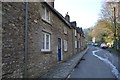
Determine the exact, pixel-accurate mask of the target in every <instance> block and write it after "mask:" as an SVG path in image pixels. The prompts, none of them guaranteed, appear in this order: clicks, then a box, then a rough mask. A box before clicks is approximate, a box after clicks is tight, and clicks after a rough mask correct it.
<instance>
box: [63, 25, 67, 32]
mask: <svg viewBox="0 0 120 80" xmlns="http://www.w3.org/2000/svg"><path fill="white" fill-rule="evenodd" d="M64 34H67V27H65V26H64Z"/></svg>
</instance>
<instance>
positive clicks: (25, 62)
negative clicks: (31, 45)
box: [23, 0, 28, 78]
mask: <svg viewBox="0 0 120 80" xmlns="http://www.w3.org/2000/svg"><path fill="white" fill-rule="evenodd" d="M25 9H26V10H25V11H26V12H25V36H24V38H25V43H24V50H25V52H24V76H23V77H24V78H27V57H28V1H27V0H26V4H25Z"/></svg>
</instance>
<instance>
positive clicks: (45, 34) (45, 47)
mask: <svg viewBox="0 0 120 80" xmlns="http://www.w3.org/2000/svg"><path fill="white" fill-rule="evenodd" d="M42 34H44V36H42V37H44V45H42V47H43V46H44V49H41V51H50V34H49V33H46V32H42ZM47 35H48V36H49V46H48V49H47V44H46V43H47V40H46V36H47Z"/></svg>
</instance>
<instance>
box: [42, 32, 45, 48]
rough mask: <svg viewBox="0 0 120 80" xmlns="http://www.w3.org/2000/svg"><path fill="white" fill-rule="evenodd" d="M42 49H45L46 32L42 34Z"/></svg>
mask: <svg viewBox="0 0 120 80" xmlns="http://www.w3.org/2000/svg"><path fill="white" fill-rule="evenodd" d="M42 49H45V34H44V33H43V34H42Z"/></svg>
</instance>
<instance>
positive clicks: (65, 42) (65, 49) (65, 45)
mask: <svg viewBox="0 0 120 80" xmlns="http://www.w3.org/2000/svg"><path fill="white" fill-rule="evenodd" d="M67 46H68V44H67V40H64V51H67V48H68V47H67Z"/></svg>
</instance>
